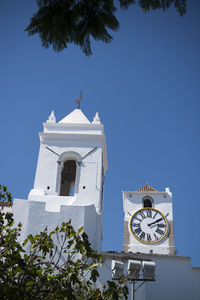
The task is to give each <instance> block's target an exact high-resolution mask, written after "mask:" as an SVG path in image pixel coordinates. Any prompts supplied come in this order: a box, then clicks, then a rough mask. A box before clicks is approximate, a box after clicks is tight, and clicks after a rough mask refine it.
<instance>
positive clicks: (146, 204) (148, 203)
mask: <svg viewBox="0 0 200 300" xmlns="http://www.w3.org/2000/svg"><path fill="white" fill-rule="evenodd" d="M144 207H152V202H151V200H150V199H145V200H144Z"/></svg>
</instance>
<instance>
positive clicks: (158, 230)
mask: <svg viewBox="0 0 200 300" xmlns="http://www.w3.org/2000/svg"><path fill="white" fill-rule="evenodd" d="M156 232H157V233H158V234H160V235H162V234H163V233H164V231H162V230H160V229H159V228H157V229H156Z"/></svg>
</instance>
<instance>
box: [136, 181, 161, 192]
mask: <svg viewBox="0 0 200 300" xmlns="http://www.w3.org/2000/svg"><path fill="white" fill-rule="evenodd" d="M137 192H158V191H157V190H156V189H154V188H153V187H152V186H150V185H149V184H148V183H147V184H146V185H145V186H143V187H142V188H140V189H139V190H137Z"/></svg>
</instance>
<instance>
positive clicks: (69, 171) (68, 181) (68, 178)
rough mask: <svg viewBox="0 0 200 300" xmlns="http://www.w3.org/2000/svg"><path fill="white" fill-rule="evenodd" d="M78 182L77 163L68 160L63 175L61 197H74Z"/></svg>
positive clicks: (64, 165)
mask: <svg viewBox="0 0 200 300" xmlns="http://www.w3.org/2000/svg"><path fill="white" fill-rule="evenodd" d="M75 180H76V161H75V160H67V161H66V162H65V163H64V164H63V169H62V173H61V184H60V196H73V195H74V186H75Z"/></svg>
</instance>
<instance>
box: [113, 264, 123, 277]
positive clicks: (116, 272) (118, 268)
mask: <svg viewBox="0 0 200 300" xmlns="http://www.w3.org/2000/svg"><path fill="white" fill-rule="evenodd" d="M123 275H124V263H123V262H121V261H116V260H112V279H119V278H120V277H122V276H123Z"/></svg>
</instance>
